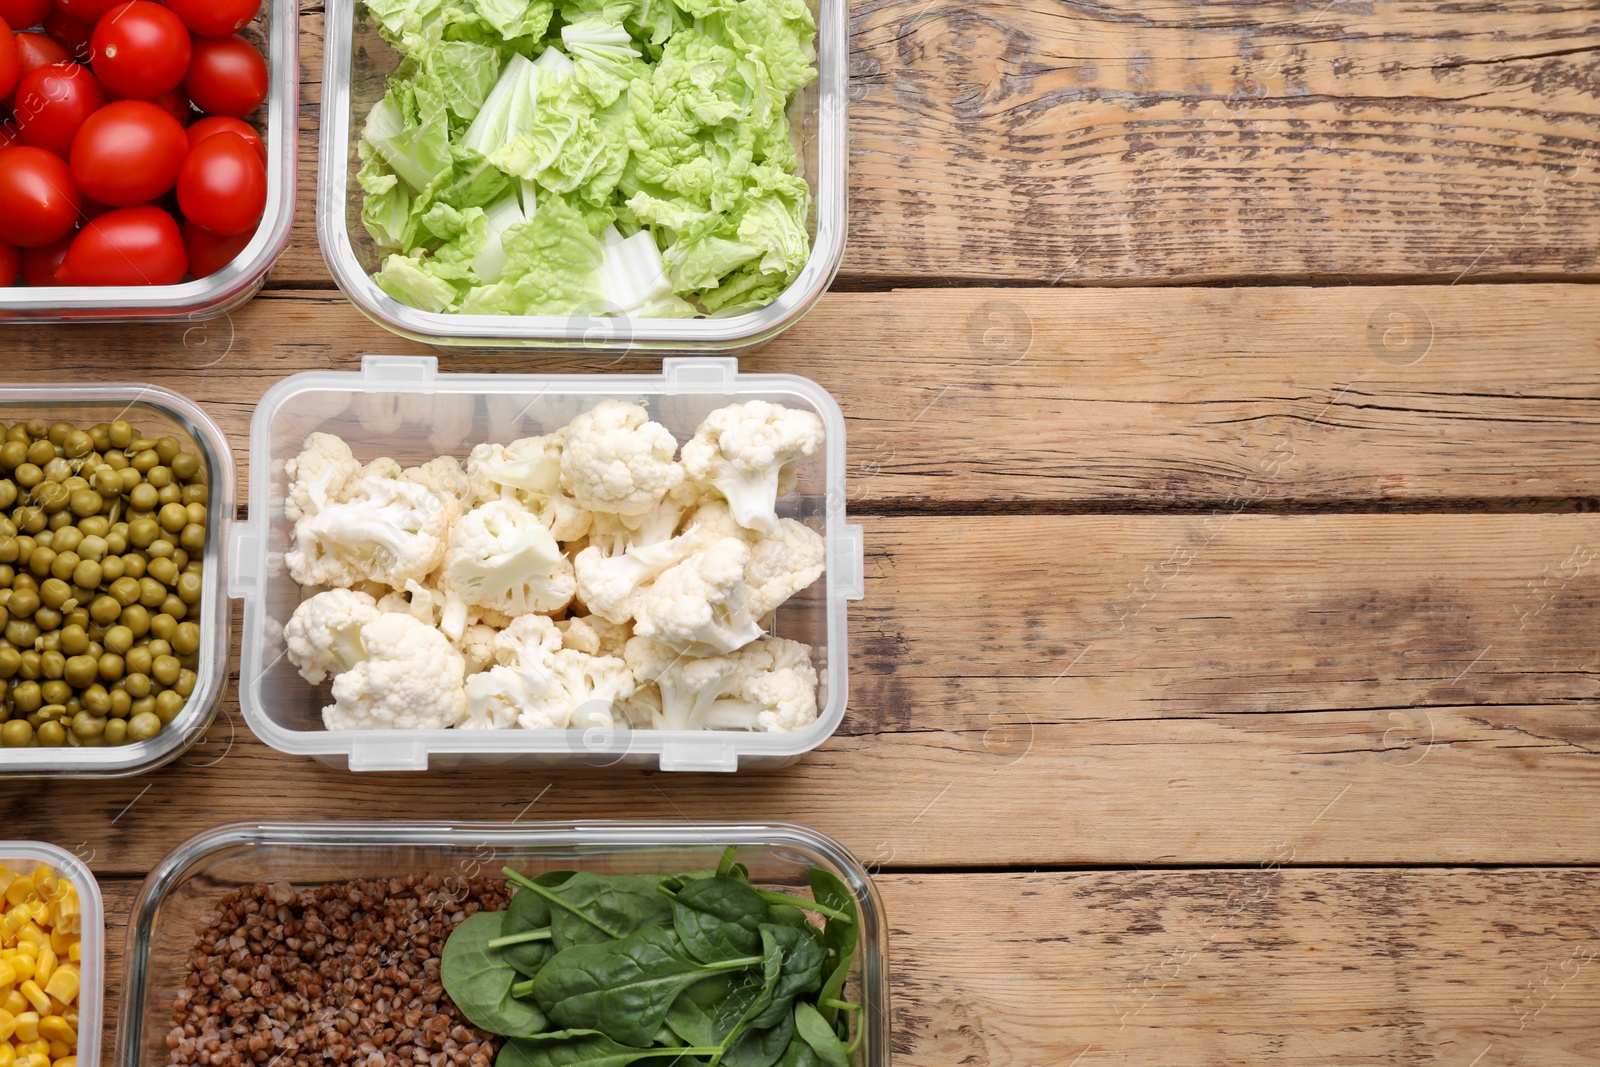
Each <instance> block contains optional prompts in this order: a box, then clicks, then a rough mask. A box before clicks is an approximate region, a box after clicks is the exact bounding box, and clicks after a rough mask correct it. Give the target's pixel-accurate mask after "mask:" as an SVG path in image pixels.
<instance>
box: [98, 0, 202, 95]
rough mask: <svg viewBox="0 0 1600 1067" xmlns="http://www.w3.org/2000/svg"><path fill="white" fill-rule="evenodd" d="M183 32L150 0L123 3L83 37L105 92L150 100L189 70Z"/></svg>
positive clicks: (173, 86)
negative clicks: (105, 89) (87, 36)
mask: <svg viewBox="0 0 1600 1067" xmlns="http://www.w3.org/2000/svg"><path fill="white" fill-rule="evenodd" d="M191 50H192V49H191V46H190V44H189V30H188V28H187V27H186V26H184V24H183V20H182V19H180V18H178V16H176V15H174V14H173V13H172V12H170V11H168V10H167V9H166V8H164V7H162V6H161V5H160V4H152V3H151V2H150V0H128V3H125V4H118V5H117V6H116V7H114V8H112V9H111V10H110V11H107V12H106V13H105V14H104V15H102V16H100V21H99V22H97V23H95V26H94V33H93V35H91V36H90V38H89V64H90V66H92V67H93V68H94V73H95V77H97V78H99V79H100V84H101V85H104V86H105V87H106V88H107V89H108V90H110V91H111V92H114V93H116V94H117V95H118V96H126V97H130V98H132V99H135V100H154V99H155V98H156V97H158V96H160V95H161V94H162V93H165V92H170V91H171V90H173V89H176V88H177V87H178V83H179V82H181V81H183V76H184V74H185V73H186V72H187V71H188V70H189V55H190V52H191Z"/></svg>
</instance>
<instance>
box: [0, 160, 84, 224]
mask: <svg viewBox="0 0 1600 1067" xmlns="http://www.w3.org/2000/svg"><path fill="white" fill-rule="evenodd" d="M81 200H82V196H81V194H79V192H78V186H77V185H76V184H75V183H74V182H73V180H72V172H71V171H70V170H68V169H67V164H66V161H65V160H63V159H62V158H61V157H60V156H58V155H55V154H54V153H52V152H47V151H45V150H44V149H42V148H33V147H31V146H29V145H19V146H18V147H16V148H8V149H6V150H5V151H4V152H0V240H5V241H9V242H10V243H11V244H14V245H21V246H22V247H23V248H37V247H39V246H40V245H47V244H49V243H50V242H51V241H56V240H59V239H61V238H62V237H65V236H66V235H67V234H68V233H70V232H71V231H72V227H73V225H74V224H75V223H76V222H77V221H78V204H79V202H80V201H81Z"/></svg>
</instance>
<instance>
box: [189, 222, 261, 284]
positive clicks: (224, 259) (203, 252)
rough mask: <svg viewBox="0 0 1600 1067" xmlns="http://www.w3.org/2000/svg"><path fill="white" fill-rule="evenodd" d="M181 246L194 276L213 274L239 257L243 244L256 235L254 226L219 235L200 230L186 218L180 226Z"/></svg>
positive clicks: (201, 276) (200, 276)
mask: <svg viewBox="0 0 1600 1067" xmlns="http://www.w3.org/2000/svg"><path fill="white" fill-rule="evenodd" d="M180 229H181V230H182V231H183V247H184V250H185V251H186V252H188V253H189V273H190V274H193V275H194V276H195V277H196V278H204V277H205V276H206V275H208V274H215V273H217V271H219V270H221V269H222V268H223V267H226V266H227V265H228V264H229V263H232V262H233V261H234V260H236V259H238V258H239V253H240V252H243V251H244V246H245V245H247V244H249V243H250V238H252V237H254V236H255V235H256V231H255V227H253V226H252V227H251V228H250V229H248V230H246V231H244V232H243V233H236V234H234V235H233V236H232V237H219V236H217V235H216V234H214V233H212V232H211V231H210V230H202V229H201V228H200V227H198V226H196V225H195V224H194V223H192V222H190V221H189V220H188V219H184V220H183V225H182V226H181V227H180Z"/></svg>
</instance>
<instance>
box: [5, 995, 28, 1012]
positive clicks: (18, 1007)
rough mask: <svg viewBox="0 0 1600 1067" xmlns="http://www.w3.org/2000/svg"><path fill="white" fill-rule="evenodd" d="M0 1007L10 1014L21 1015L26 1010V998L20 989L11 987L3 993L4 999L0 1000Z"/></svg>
mask: <svg viewBox="0 0 1600 1067" xmlns="http://www.w3.org/2000/svg"><path fill="white" fill-rule="evenodd" d="M0 1008H3V1009H5V1010H6V1011H8V1012H10V1013H11V1014H12V1015H21V1014H22V1013H23V1012H25V1011H27V1010H28V998H27V997H25V996H23V995H22V993H21V992H20V991H18V990H15V989H13V990H11V992H9V993H7V994H6V995H5V999H3V1000H0Z"/></svg>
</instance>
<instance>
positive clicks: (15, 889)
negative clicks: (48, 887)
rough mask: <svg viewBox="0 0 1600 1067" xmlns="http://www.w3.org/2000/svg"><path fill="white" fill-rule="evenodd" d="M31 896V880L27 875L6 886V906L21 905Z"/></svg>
mask: <svg viewBox="0 0 1600 1067" xmlns="http://www.w3.org/2000/svg"><path fill="white" fill-rule="evenodd" d="M31 896H33V878H32V877H31V876H29V875H26V874H25V875H23V876H22V877H21V878H18V879H16V880H15V881H13V882H12V883H11V884H10V885H8V886H6V903H7V904H21V903H22V902H23V901H25V900H27V899H28V898H29V897H31Z"/></svg>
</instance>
